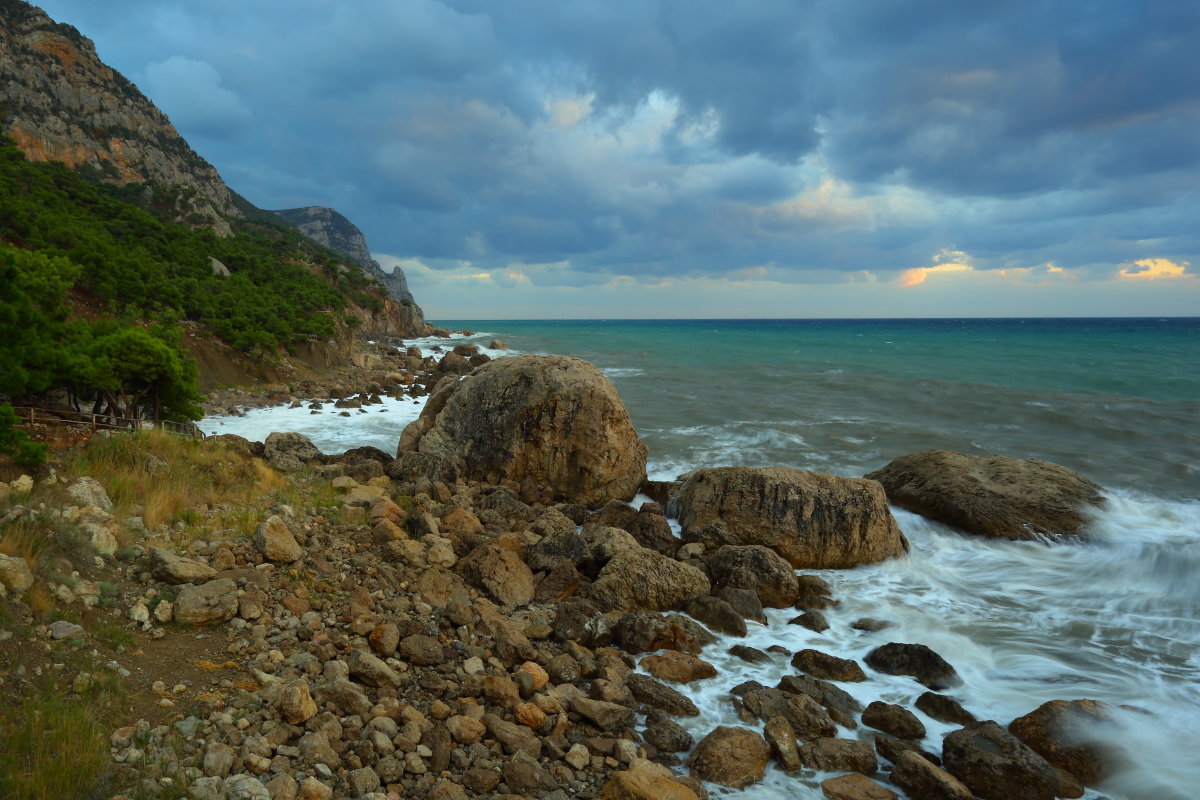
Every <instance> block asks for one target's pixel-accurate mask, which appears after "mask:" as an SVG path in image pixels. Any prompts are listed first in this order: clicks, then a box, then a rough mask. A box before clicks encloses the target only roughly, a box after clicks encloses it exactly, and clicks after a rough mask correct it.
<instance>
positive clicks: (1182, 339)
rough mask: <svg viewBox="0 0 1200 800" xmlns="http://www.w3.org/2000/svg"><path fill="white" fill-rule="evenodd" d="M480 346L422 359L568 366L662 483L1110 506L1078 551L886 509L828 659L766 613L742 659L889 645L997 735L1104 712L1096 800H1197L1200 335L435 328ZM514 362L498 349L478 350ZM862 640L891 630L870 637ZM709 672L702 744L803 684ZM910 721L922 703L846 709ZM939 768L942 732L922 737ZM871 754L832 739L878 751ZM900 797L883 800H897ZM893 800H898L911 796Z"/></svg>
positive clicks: (1177, 326) (338, 443) (296, 421)
mask: <svg viewBox="0 0 1200 800" xmlns="http://www.w3.org/2000/svg"><path fill="white" fill-rule="evenodd" d="M438 324H439V325H441V326H444V327H447V328H451V329H456V330H466V331H470V333H467V334H464V333H459V334H455V335H454V337H453V338H452V339H451V340H449V341H447V340H445V339H423V340H416V341H414V342H411V343H409V344H415V345H416V346H419V347H421V348H422V349H423V350H424V351H425V352H429V353H433V354H437V352H439V350H448V349H449V348H450V347H452V346H453V345H455V344H459V343H472V344H478V345H480V346H481V347H482V348H484V352H486V353H488V354H489V355H492V356H494V357H504V356H505V355H513V354H518V353H540V354H566V355H573V356H578V357H580V358H583V359H586V360H588V361H591V362H592V363H594V364H596V365H597V366H598V367H599V368H600V369H601V370H603V372H604V374H605V375H606V376H607V377H608V378H609V380H611V381H612V383H613V385H614V386H615V387H616V389H617V391H618V392H619V393H620V395H621V397H622V399H623V400H624V402H625V404H626V406H627V407H628V409H629V412H630V415H631V417H632V419H633V422H634V425H635V426H636V428H637V429H638V431H639V433H640V434H641V436H642V438H643V439H644V440H645V441H646V444H647V446H648V448H649V453H650V455H649V465H648V471H649V474H650V477H651V478H655V479H660V480H665V479H671V478H674V477H676V476H678V475H680V474H682V473H685V472H687V471H688V470H691V469H695V468H698V467H715V466H731V465H746V466H774V465H780V466H789V467H798V468H801V469H807V470H815V471H820V472H828V473H833V474H837V475H847V476H854V477H858V476H862V475H863V474H865V473H867V472H870V471H871V470H874V469H878V468H879V467H882V466H884V465H885V464H887V463H888V462H889V461H891V460H892V459H894V458H896V457H898V456H901V455H904V454H906V453H913V452H917V451H921V450H928V449H934V448H945V449H951V450H958V451H961V452H964V453H976V454H1001V455H1006V456H1014V457H1020V458H1039V459H1044V460H1047V461H1052V462H1055V463H1058V464H1062V465H1064V466H1066V467H1069V468H1071V469H1074V470H1077V471H1079V472H1081V473H1082V474H1084V475H1085V476H1087V477H1089V478H1091V479H1092V480H1094V481H1096V482H1097V483H1099V484H1101V485H1102V486H1103V487H1104V488H1105V490H1106V493H1107V495H1108V498H1109V499H1108V502H1107V504H1106V505H1105V507H1104V508H1103V509H1102V510H1099V511H1096V512H1095V513H1094V514H1092V518H1091V520H1090V522H1089V523H1088V525H1087V540H1086V541H1085V542H1079V541H1074V542H1008V541H993V540H989V539H984V538H980V537H975V536H969V535H964V534H962V533H959V532H958V531H955V530H953V529H951V528H949V527H947V526H944V525H941V524H939V523H936V522H932V521H929V520H927V519H924V518H922V517H919V516H917V515H914V514H911V513H908V512H905V511H903V510H900V509H893V513H894V514H895V516H896V518H897V520H898V522H899V524H900V527H901V529H902V530H903V531H904V533H905V534H906V536H907V537H908V540H909V542H910V544H911V546H912V549H911V552H910V553H909V554H908V556H906V557H904V558H899V559H893V560H890V561H887V562H884V563H881V564H873V565H867V566H861V567H858V568H855V569H850V570H840V571H825V572H822V573H821V575H822V577H824V578H826V580H828V581H829V582H830V584H831V585H832V587H833V590H834V595H835V597H837V598H838V599H839V600H840V605H839V606H838V607H837V608H834V609H830V610H828V611H826V612H825V613H826V616H827V618H828V620H829V622H830V628H829V630H828V631H826V632H824V633H815V632H812V631H809V630H807V629H805V628H802V627H800V626H797V625H789V624H787V623H788V620H789V619H790V618H791V617H792V616H794V615H795V613H796V612H794V611H792V610H789V609H782V610H776V611H772V612H770V614H769V620H768V624H766V625H758V624H756V623H751V626H750V627H751V631H750V633H749V635H748V636H747V637H746V639H744V640H739V641H740V643H744V644H749V645H751V646H754V647H758V648H760V649H763V650H765V649H766V648H767V647H769V646H771V645H782V646H784V647H786V648H787V649H788V650H790V651H792V652H795V651H797V650H800V649H803V648H809V647H811V648H816V649H819V650H822V651H825V652H828V653H833V654H836V655H839V656H842V657H846V658H856V659H859V660H861V659H862V657H863V656H865V655H866V653H868V652H869V651H870V650H871V649H873V648H874V647H877V646H879V645H881V644H884V643H887V642H889V641H898V642H915V643H921V644H925V645H928V646H930V647H932V648H933V649H934V650H936V651H937V652H939V653H940V654H941V655H943V656H944V657H945V658H946V659H947V660H948V661H950V663H951V664H953V665H954V667H955V668H956V669H957V670H958V672H959V674H960V675H961V676H962V677H963V679H964V684H963V686H961V687H959V688H958V689H955V690H954V691H953V692H952V694H953V695H954V696H955V697H956V698H958V699H959V700H960V701H961V702H962V703H963V705H964V706H966V708H967V709H968V710H970V711H971V712H972V713H974V714H975V716H976V717H977V718H979V719H993V720H996V721H998V722H1000V723H1001V724H1002V725H1007V723H1008V722H1010V721H1011V720H1012V719H1014V718H1015V717H1017V716H1020V715H1022V714H1025V713H1028V712H1029V711H1032V710H1033V709H1035V708H1037V707H1038V706H1039V705H1040V704H1042V703H1044V702H1046V701H1048V700H1055V699H1063V700H1073V699H1081V698H1090V699H1096V700H1103V701H1105V702H1108V703H1110V704H1113V705H1114V706H1124V707H1127V708H1126V709H1125V710H1120V711H1118V712H1117V719H1116V721H1115V723H1114V724H1113V726H1111V728H1110V729H1109V730H1107V731H1106V732H1105V733H1104V734H1103V735H1104V736H1105V737H1106V739H1107V741H1109V743H1110V744H1111V746H1113V747H1116V748H1118V749H1119V750H1121V751H1123V752H1124V753H1125V754H1126V760H1127V762H1128V764H1129V766H1127V767H1126V768H1125V769H1123V770H1122V771H1121V772H1120V773H1119V774H1118V775H1117V776H1115V777H1113V778H1111V779H1109V780H1108V781H1107V782H1106V783H1105V784H1104V785H1102V786H1101V787H1100V788H1099V790H1097V789H1089V790H1088V792H1087V794H1086V795H1085V797H1086V798H1087V799H1088V800H1099V799H1100V798H1104V797H1107V798H1111V799H1112V800H1142V799H1143V798H1155V799H1156V800H1183V798H1191V797H1194V796H1195V795H1196V793H1197V791H1200V318H1145V319H1132V318H1116V319H1082V318H1067V319H1058V318H1056V319H913V320H903V319H886V320H883V319H880V320H872V319H841V320H807V319H806V320H786V319H784V320H765V319H764V320H674V319H672V320H542V321H538V320H533V321H509V320H504V321H499V320H496V321H488V320H439V321H438ZM497 340H500V341H501V342H503V343H504V344H505V345H506V347H504V348H503V349H501V348H498V347H497V348H494V347H490V346H491V345H492V344H493V343H494V342H496V341H497ZM422 403H423V400H422V399H419V398H418V399H412V398H405V399H399V400H389V401H388V403H387V404H386V405H384V406H383V407H374V409H373V410H369V411H364V412H363V413H355V414H354V415H353V416H351V417H349V418H347V417H341V416H338V414H337V413H335V412H334V411H333V410H332V409H331V410H329V411H323V412H321V413H317V414H313V413H311V412H310V411H309V410H308V409H306V408H300V409H264V410H250V411H248V412H247V413H246V415H245V416H243V417H221V418H209V419H207V420H204V421H203V422H202V424H201V426H202V427H203V428H204V429H205V430H206V431H207V432H209V433H222V432H228V433H238V434H240V435H243V436H248V437H249V438H254V439H259V440H261V439H263V438H265V436H266V435H267V434H268V433H270V432H271V431H273V430H296V431H299V432H301V433H305V434H306V435H308V436H310V437H311V438H312V439H313V441H314V442H315V443H316V444H317V445H318V447H321V448H322V449H323V450H325V451H326V452H340V451H342V450H345V449H347V448H349V447H354V446H358V445H367V444H369V445H375V446H377V447H380V448H382V449H384V450H385V451H388V452H392V451H394V449H395V445H396V441H397V439H398V438H399V435H400V431H401V430H402V429H403V427H404V425H405V424H406V423H407V422H408V421H411V420H412V419H414V418H415V417H416V416H417V414H419V412H420V409H421V407H422ZM862 617H874V618H878V619H883V620H887V621H889V622H891V623H893V624H892V626H891V627H889V628H887V629H884V630H882V631H877V632H874V633H864V632H861V631H857V630H854V629H852V628H851V627H850V623H851V622H852V621H854V620H857V619H859V618H862ZM733 643H734V642H733V641H732V640H727V641H722V642H720V643H719V644H718V645H716V646H710V647H709V648H708V649H706V651H705V654H704V658H705V659H706V660H709V661H710V662H712V663H713V664H714V665H715V666H717V668H718V670H719V674H718V676H717V677H716V678H711V679H708V680H704V681H698V682H696V683H693V684H691V685H690V686H680V687H678V688H680V690H681V691H683V692H684V693H685V694H688V695H689V696H690V697H692V699H693V700H694V701H695V702H696V703H697V705H698V706H699V707H700V708H701V710H702V714H701V716H700V717H698V718H695V719H690V720H680V721H681V723H682V724H684V725H685V727H687V728H688V729H689V730H690V731H691V732H692V734H693V735H694V736H695V738H696V739H697V740H699V738H700V737H702V736H703V735H704V734H705V733H707V732H708V731H709V730H711V729H712V728H713V727H715V726H716V725H741V724H744V723H742V722H740V721H739V720H738V718H737V715H736V713H735V711H734V708H733V706H732V704H731V703H730V697H729V694H728V690H729V688H730V687H732V686H734V685H736V684H738V683H741V682H743V681H745V680H757V681H759V682H760V683H763V684H765V685H768V686H774V685H775V684H776V683H777V682H778V681H779V679H780V678H781V677H782V676H783V675H787V674H792V673H793V672H794V670H793V669H792V668H791V667H790V666H789V664H788V663H787V659H785V658H783V657H782V656H776V657H775V658H774V660H773V661H772V662H770V663H766V664H754V665H752V664H748V663H745V662H742V661H740V660H738V659H736V658H734V657H732V656H730V655H728V654H727V653H725V650H727V649H728V647H729V646H730V645H731V644H733ZM842 686H843V688H845V689H846V690H847V691H849V692H850V693H851V694H853V695H855V696H856V697H857V698H858V699H859V700H860V701H861V702H862V703H863V704H864V705H865V704H866V703H868V702H870V701H872V700H883V701H885V702H889V703H900V704H903V705H905V706H906V707H908V708H909V709H910V710H914V711H915V709H913V705H912V704H913V702H914V700H915V699H916V698H917V697H918V696H919V695H920V694H921V693H922V692H923V691H925V689H924V687H922V686H920V685H919V684H917V683H916V682H915V681H913V680H912V679H910V678H905V677H889V676H883V675H878V674H874V673H872V674H871V680H869V681H868V682H866V683H857V684H852V683H848V684H843V685H842ZM916 714H917V716H918V717H919V718H920V719H921V720H922V722H924V723H925V726H926V729H927V736H926V739H925V741H924V743H923V745H924V746H925V748H926V749H928V750H931V751H934V752H940V749H941V738H942V737H943V736H944V735H945V734H946V733H948V732H950V731H951V730H953V726H949V725H946V724H943V723H940V722H937V721H936V720H933V719H932V718H929V717H927V716H925V715H924V714H922V713H921V712H920V711H916ZM869 734H870V731H869V730H868V729H865V728H860V729H858V730H855V731H849V730H841V731H840V732H839V735H841V736H847V737H864V738H866V737H868V736H869ZM828 777H830V775H829V774H827V773H814V772H812V771H811V770H803V771H801V772H798V773H792V774H785V773H784V772H782V771H781V770H779V769H777V768H776V767H771V768H770V769H769V770H768V774H767V777H766V778H765V779H764V780H763V781H762V782H760V783H758V784H755V785H754V786H752V787H749V788H747V789H745V790H741V791H740V792H735V791H731V790H722V789H720V788H719V787H715V786H712V787H710V789H712V790H713V792H714V793H715V794H718V795H724V794H729V795H740V796H744V797H747V798H756V799H757V798H769V799H770V800H775V798H780V799H782V798H820V797H823V795H822V793H821V790H820V788H819V782H820V781H821V780H823V779H825V778H828ZM892 788H894V787H892ZM902 796H903V795H902Z"/></svg>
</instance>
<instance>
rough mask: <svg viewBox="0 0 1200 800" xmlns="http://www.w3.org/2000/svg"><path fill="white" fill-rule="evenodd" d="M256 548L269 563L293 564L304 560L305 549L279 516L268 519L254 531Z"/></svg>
mask: <svg viewBox="0 0 1200 800" xmlns="http://www.w3.org/2000/svg"><path fill="white" fill-rule="evenodd" d="M254 546H255V547H257V548H258V552H260V553H262V554H263V556H264V557H265V558H266V559H267V560H268V561H277V562H283V563H289V564H290V563H291V562H293V561H299V560H300V559H302V558H304V548H303V547H301V546H300V543H299V542H297V541H296V537H295V536H294V535H293V534H292V532H291V530H289V529H288V526H287V523H286V522H284V521H283V519H282V518H281V517H279V516H275V515H272V516H270V517H267V519H266V520H265V521H263V523H262V524H261V525H259V526H258V527H257V528H256V529H255V530H254Z"/></svg>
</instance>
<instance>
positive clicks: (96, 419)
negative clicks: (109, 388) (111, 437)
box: [13, 406, 204, 439]
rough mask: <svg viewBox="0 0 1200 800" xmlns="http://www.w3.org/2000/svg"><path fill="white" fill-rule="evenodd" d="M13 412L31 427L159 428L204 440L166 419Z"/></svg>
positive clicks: (190, 428) (35, 410)
mask: <svg viewBox="0 0 1200 800" xmlns="http://www.w3.org/2000/svg"><path fill="white" fill-rule="evenodd" d="M13 411H15V412H16V413H17V416H19V417H21V419H22V420H24V421H25V422H26V423H28V424H30V425H32V424H34V423H36V422H41V423H50V424H54V425H86V426H88V427H90V428H91V429H92V430H93V431H98V430H106V431H124V432H126V433H131V432H133V431H136V430H150V429H153V428H159V429H161V430H165V431H170V432H171V433H175V434H179V435H180V436H189V437H191V438H193V439H203V438H204V431H202V430H200V428H198V427H197V426H196V425H195V424H194V423H191V422H175V421H173V420H169V419H155V420H149V419H142V420H127V419H121V418H120V417H113V416H112V415H111V414H87V413H84V412H81V411H71V410H70V409H66V408H38V407H36V406H14V407H13Z"/></svg>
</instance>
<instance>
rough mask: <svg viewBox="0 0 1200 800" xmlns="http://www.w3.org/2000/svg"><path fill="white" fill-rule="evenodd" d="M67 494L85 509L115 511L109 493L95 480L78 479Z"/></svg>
mask: <svg viewBox="0 0 1200 800" xmlns="http://www.w3.org/2000/svg"><path fill="white" fill-rule="evenodd" d="M67 494H68V495H70V497H71V499H72V500H74V501H75V502H76V503H77V504H79V505H80V506H81V507H83V508H93V507H94V508H99V509H100V510H102V511H109V512H111V511H112V510H113V504H112V500H109V499H108V492H106V491H104V487H103V486H101V485H100V482H99V481H97V480H96V479H95V478H77V479H76V480H74V481H73V482H72V483H71V485H70V486H68V487H67Z"/></svg>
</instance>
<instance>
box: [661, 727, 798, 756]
mask: <svg viewBox="0 0 1200 800" xmlns="http://www.w3.org/2000/svg"><path fill="white" fill-rule="evenodd" d="M788 732H789V733H791V728H788ZM643 738H645V740H646V741H647V742H648V743H649V744H652V745H654V746H655V747H656V748H658V749H659V750H660V751H662V752H664V753H683V752H686V751H688V750H691V749H692V745H693V744H694V743H695V742H694V741H693V739H692V735H691V734H690V733H688V732H687V731H686V730H684V728H683V726H682V725H680V724H679V723H678V722H675V721H674V720H671V719H664V720H660V721H658V722H656V723H654V724H653V725H649V726H647V728H646V732H645V734H644V737H643Z"/></svg>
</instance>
